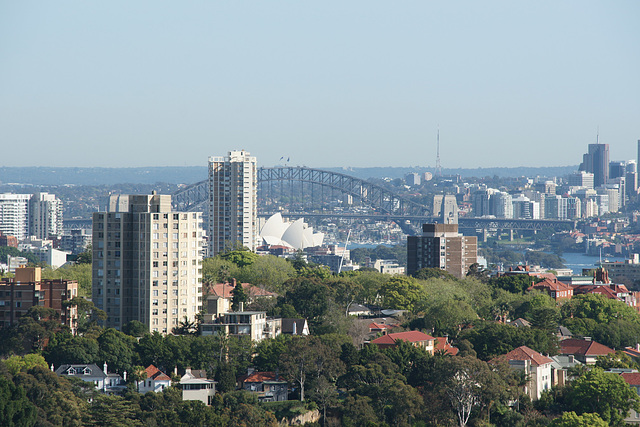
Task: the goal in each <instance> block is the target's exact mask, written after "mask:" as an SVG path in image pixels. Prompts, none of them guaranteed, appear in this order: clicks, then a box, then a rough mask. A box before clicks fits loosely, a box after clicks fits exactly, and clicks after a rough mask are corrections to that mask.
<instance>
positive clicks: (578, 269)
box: [562, 252, 625, 275]
mask: <svg viewBox="0 0 640 427" xmlns="http://www.w3.org/2000/svg"><path fill="white" fill-rule="evenodd" d="M562 258H563V259H564V265H565V266H566V267H567V268H570V269H572V270H573V274H576V275H580V274H582V269H583V268H595V267H597V263H598V262H600V257H597V256H590V255H587V254H583V253H576V252H565V253H564V254H562ZM624 260H625V258H624V257H602V261H619V262H622V261H624Z"/></svg>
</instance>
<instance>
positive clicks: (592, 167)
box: [580, 144, 609, 187]
mask: <svg viewBox="0 0 640 427" xmlns="http://www.w3.org/2000/svg"><path fill="white" fill-rule="evenodd" d="M580 170H581V171H585V172H591V173H593V185H594V187H599V186H601V185H604V184H606V183H607V179H608V178H609V144H589V152H588V153H586V154H584V155H583V156H582V164H581V165H580Z"/></svg>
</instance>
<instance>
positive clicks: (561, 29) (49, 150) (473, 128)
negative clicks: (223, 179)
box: [0, 0, 640, 169]
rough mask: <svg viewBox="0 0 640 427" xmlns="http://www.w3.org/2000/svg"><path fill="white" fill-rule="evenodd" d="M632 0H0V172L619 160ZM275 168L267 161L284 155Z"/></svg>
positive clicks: (630, 104) (633, 147)
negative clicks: (212, 161) (213, 159)
mask: <svg viewBox="0 0 640 427" xmlns="http://www.w3.org/2000/svg"><path fill="white" fill-rule="evenodd" d="M637 16H640V3H638V2H635V1H632V0H622V1H619V2H613V3H610V2H596V1H577V0H574V1H566V2H553V1H542V2H534V3H520V2H518V3H514V2H508V1H498V0H488V1H486V2H475V1H471V0H467V1H460V2H455V3H450V2H424V1H409V2H405V3H402V4H390V3H386V2H381V1H366V2H365V1H352V2H337V1H327V2H321V3H290V2H283V1H276V0H274V1H272V2H268V3H244V2H232V3H228V2H227V3H224V2H180V3H175V2H166V1H153V2H151V1H149V0H146V1H143V0H141V1H139V2H133V3H132V2H124V1H112V2H102V3H95V2H77V1H60V2H55V3H44V4H43V3H38V2H28V1H24V2H2V3H1V4H0V40H2V43H0V58H1V59H2V63H3V66H2V67H0V141H2V147H3V149H4V150H3V156H2V161H0V166H54V167H70V166H79V167H96V166H97V167H123V166H124V167H136V166H143V167H144V166H206V165H207V159H208V157H209V156H212V155H217V153H226V152H228V151H229V150H247V151H249V152H251V154H252V155H253V156H256V158H257V160H258V166H274V165H278V164H281V162H280V159H281V158H282V157H284V160H286V159H289V163H288V164H289V165H292V166H297V165H305V166H309V167H317V168H322V167H383V166H393V167H406V166H420V167H435V165H436V135H437V132H438V129H439V130H440V163H441V165H442V168H443V169H449V168H478V167H482V168H491V167H500V166H503V167H513V166H564V165H573V164H579V163H580V162H581V160H582V154H583V153H585V152H586V149H587V146H588V145H589V144H594V143H596V142H597V137H596V134H597V133H598V129H599V142H600V143H605V144H609V146H610V159H611V160H612V161H615V160H629V159H636V157H637V147H638V146H637V141H638V139H640V122H639V121H638V117H640V96H638V95H639V94H640V79H638V78H637V70H638V69H640V56H639V55H637V46H639V45H640V32H639V31H637V22H636V18H637ZM284 160H283V162H284Z"/></svg>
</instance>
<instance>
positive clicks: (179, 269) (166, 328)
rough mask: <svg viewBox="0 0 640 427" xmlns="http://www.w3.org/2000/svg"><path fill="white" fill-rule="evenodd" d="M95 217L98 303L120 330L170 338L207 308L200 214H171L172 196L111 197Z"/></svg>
mask: <svg viewBox="0 0 640 427" xmlns="http://www.w3.org/2000/svg"><path fill="white" fill-rule="evenodd" d="M107 204H108V206H107V208H106V210H105V211H102V212H96V213H94V214H93V291H92V294H93V295H92V296H93V302H94V304H95V305H96V307H98V308H100V309H102V310H104V311H105V312H106V313H107V315H108V318H107V320H106V322H105V323H106V324H105V326H107V327H113V328H116V329H121V327H122V326H123V325H125V324H126V323H127V322H129V321H131V320H137V321H140V322H142V323H144V324H145V325H147V326H148V327H149V330H150V331H151V332H160V333H163V334H166V333H170V332H171V330H172V329H173V328H174V327H175V326H177V325H178V323H179V322H180V321H182V320H184V318H185V317H186V318H187V319H188V320H189V321H193V320H195V316H196V314H197V313H198V312H199V311H200V310H201V308H202V258H203V249H204V248H203V246H204V239H205V232H204V230H203V228H202V213H201V212H172V211H171V196H169V195H158V194H155V192H154V194H151V195H112V196H110V197H109V199H108V203H107Z"/></svg>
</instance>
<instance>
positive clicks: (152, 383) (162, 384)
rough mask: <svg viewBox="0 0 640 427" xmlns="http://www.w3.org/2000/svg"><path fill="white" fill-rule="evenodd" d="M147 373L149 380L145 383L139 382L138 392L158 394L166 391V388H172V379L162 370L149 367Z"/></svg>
mask: <svg viewBox="0 0 640 427" xmlns="http://www.w3.org/2000/svg"><path fill="white" fill-rule="evenodd" d="M145 371H146V372H147V378H146V379H145V380H144V381H138V391H139V392H140V393H146V392H149V391H152V392H154V393H158V392H161V391H164V389H165V388H168V387H171V378H169V376H168V375H167V374H165V373H164V372H162V371H161V370H160V369H158V368H156V367H155V366H153V365H149V366H147V369H145Z"/></svg>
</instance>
